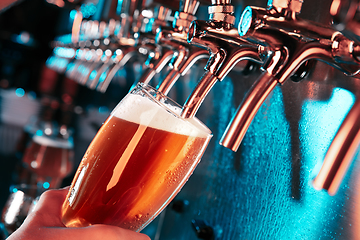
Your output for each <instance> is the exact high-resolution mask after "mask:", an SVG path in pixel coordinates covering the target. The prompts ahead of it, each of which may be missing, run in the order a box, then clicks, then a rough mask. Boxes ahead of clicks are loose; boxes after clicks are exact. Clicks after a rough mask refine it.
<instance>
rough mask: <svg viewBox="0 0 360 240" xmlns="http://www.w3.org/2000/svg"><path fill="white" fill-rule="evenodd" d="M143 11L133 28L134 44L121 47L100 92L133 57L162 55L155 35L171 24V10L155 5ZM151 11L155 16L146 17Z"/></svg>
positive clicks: (100, 86) (99, 86)
mask: <svg viewBox="0 0 360 240" xmlns="http://www.w3.org/2000/svg"><path fill="white" fill-rule="evenodd" d="M141 10H142V11H141V14H140V16H139V17H138V20H137V22H136V24H135V26H133V32H134V34H133V36H132V39H133V40H134V44H132V45H131V46H128V47H125V48H124V47H121V49H120V50H117V51H118V54H117V57H116V58H115V60H116V63H115V64H114V66H113V67H112V68H111V70H109V72H108V73H107V74H106V78H105V79H104V80H103V81H102V82H100V84H99V85H98V86H97V90H98V91H100V92H105V91H106V89H107V87H108V85H109V84H110V82H111V80H112V79H113V77H114V75H115V74H116V72H117V71H119V69H121V68H122V67H123V66H124V65H125V64H126V63H127V62H128V61H129V60H130V59H132V58H133V57H135V56H137V57H139V58H146V57H147V56H148V55H151V54H156V55H161V49H162V47H161V46H157V45H156V44H155V33H156V29H157V28H158V27H159V26H166V25H168V24H169V19H170V14H171V9H170V8H168V7H165V6H160V5H158V4H155V5H152V6H150V7H149V8H145V9H141ZM150 11H151V12H152V14H153V16H152V17H149V16H146V14H147V13H149V12H150ZM120 44H121V41H120Z"/></svg>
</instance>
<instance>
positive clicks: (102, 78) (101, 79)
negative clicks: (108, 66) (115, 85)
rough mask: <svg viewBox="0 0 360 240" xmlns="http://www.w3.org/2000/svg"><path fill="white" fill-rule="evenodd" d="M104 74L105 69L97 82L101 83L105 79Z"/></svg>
mask: <svg viewBox="0 0 360 240" xmlns="http://www.w3.org/2000/svg"><path fill="white" fill-rule="evenodd" d="M106 75H107V73H106V71H105V72H103V73H102V74H101V75H100V78H99V83H102V82H103V81H105V79H106Z"/></svg>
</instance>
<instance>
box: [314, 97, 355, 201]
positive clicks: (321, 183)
mask: <svg viewBox="0 0 360 240" xmlns="http://www.w3.org/2000/svg"><path fill="white" fill-rule="evenodd" d="M359 143H360V100H359V99H358V100H357V101H356V102H355V103H354V105H353V106H352V108H351V110H350V111H349V113H348V115H347V116H346V118H345V120H344V121H343V123H342V124H341V126H340V128H339V130H338V132H337V133H336V136H335V138H334V140H333V141H332V143H331V145H330V147H329V149H328V151H327V153H326V155H325V159H324V163H323V165H322V167H321V169H320V171H319V173H318V175H317V176H316V178H315V180H314V182H313V186H314V188H315V189H318V190H321V189H325V190H327V191H328V193H329V195H335V194H336V192H337V190H338V188H339V186H340V184H341V182H342V180H343V178H344V176H345V174H346V173H347V170H348V168H349V166H350V164H351V162H352V160H353V158H354V156H355V154H356V151H357V149H358V146H359Z"/></svg>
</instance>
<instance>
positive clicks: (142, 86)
mask: <svg viewBox="0 0 360 240" xmlns="http://www.w3.org/2000/svg"><path fill="white" fill-rule="evenodd" d="M140 91H141V92H142V93H143V94H145V95H146V96H147V97H148V98H149V99H150V100H151V101H153V102H154V103H156V104H157V105H159V106H160V107H162V108H164V109H165V110H166V111H167V112H168V113H169V114H172V115H173V116H174V117H176V118H178V119H179V120H181V121H184V122H186V123H187V124H191V125H193V126H195V127H196V128H198V129H199V130H201V131H202V132H203V133H206V135H207V137H212V136H213V133H212V131H211V130H210V129H209V128H208V127H207V126H206V125H205V123H203V122H202V121H201V120H200V119H198V118H197V117H196V116H194V117H191V118H184V117H182V116H181V111H182V109H183V107H182V106H181V105H180V104H179V103H177V102H175V101H174V100H173V99H172V98H170V97H169V96H167V95H165V94H164V93H162V92H160V91H159V90H157V89H156V88H154V87H153V86H150V85H148V84H146V83H141V82H140V83H137V84H136V86H135V87H134V88H133V89H132V90H131V91H130V94H136V93H138V92H140ZM157 97H160V99H163V101H161V100H159V99H157ZM167 104H169V105H171V106H173V107H176V108H179V112H176V111H174V110H173V109H172V108H170V107H169V106H167Z"/></svg>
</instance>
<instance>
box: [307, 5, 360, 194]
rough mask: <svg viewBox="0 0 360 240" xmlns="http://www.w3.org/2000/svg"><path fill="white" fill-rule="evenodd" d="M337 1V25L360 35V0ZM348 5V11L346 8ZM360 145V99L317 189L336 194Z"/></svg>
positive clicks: (341, 130)
mask: <svg viewBox="0 0 360 240" xmlns="http://www.w3.org/2000/svg"><path fill="white" fill-rule="evenodd" d="M347 4H348V5H346V4H345V3H344V1H341V0H334V1H333V3H332V5H331V9H330V13H331V15H332V16H333V22H334V24H335V27H336V28H337V29H339V30H345V32H346V31H347V30H351V31H352V33H353V34H356V36H357V37H359V36H360V31H359V21H358V20H357V19H356V15H357V14H358V11H359V1H357V0H356V1H350V3H347ZM346 6H347V7H348V8H347V11H345V13H344V12H342V11H344V9H346ZM359 144H360V99H359V94H358V93H357V100H356V101H355V103H354V105H353V106H352V107H351V109H350V111H349V113H348V114H347V116H346V117H345V119H344V121H343V123H342V124H341V126H340V128H339V130H338V132H337V133H336V135H335V137H334V139H333V141H332V143H331V144H330V147H329V149H328V151H327V153H326V155H325V158H324V162H323V165H322V167H321V169H320V171H319V173H318V175H317V176H316V178H315V179H314V181H313V186H314V188H316V189H318V190H321V189H325V190H327V192H328V194H329V195H335V194H336V192H337V190H338V188H339V186H340V184H341V182H342V180H343V178H344V176H345V174H346V173H347V171H348V169H349V166H350V164H351V163H352V161H353V159H354V156H355V154H356V151H357V149H358V147H359Z"/></svg>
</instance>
